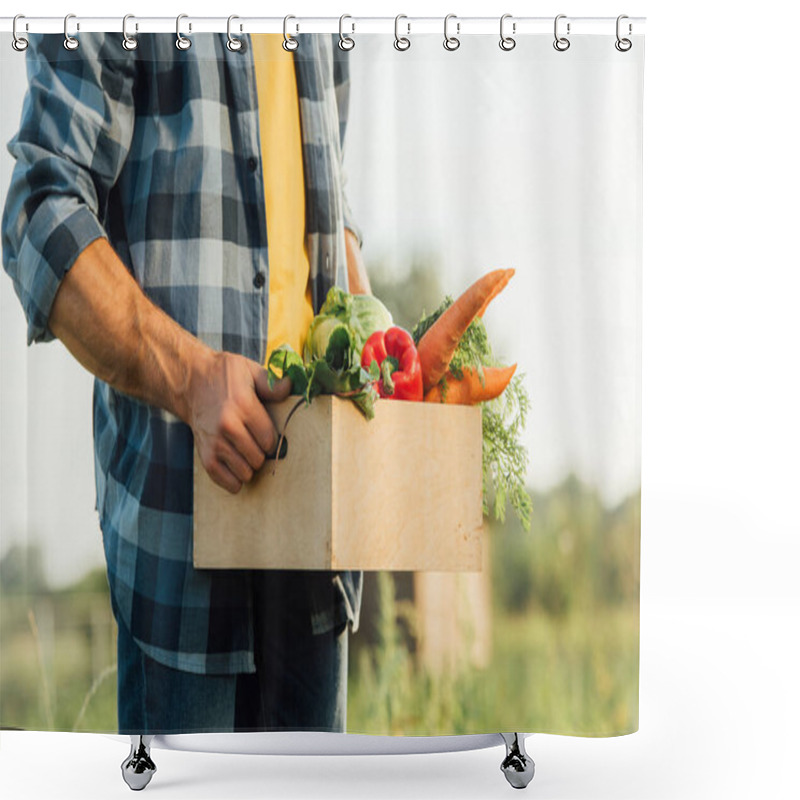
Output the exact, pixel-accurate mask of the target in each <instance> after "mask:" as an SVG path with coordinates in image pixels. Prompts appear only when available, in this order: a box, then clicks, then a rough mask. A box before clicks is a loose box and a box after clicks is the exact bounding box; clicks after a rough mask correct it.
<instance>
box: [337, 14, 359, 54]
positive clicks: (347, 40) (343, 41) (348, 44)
mask: <svg viewBox="0 0 800 800" xmlns="http://www.w3.org/2000/svg"><path fill="white" fill-rule="evenodd" d="M346 19H353V18H352V17H351V16H350V15H349V14H342V16H341V17H339V49H340V50H352V49H353V48H354V47H355V46H356V40H355V39H354V38H353V37H352V36H349V35H348V36H345V33H344V28H343V26H344V21H345V20H346ZM351 26H352V27H351V31H350V33H355V31H356V24H355V22H353V23H351Z"/></svg>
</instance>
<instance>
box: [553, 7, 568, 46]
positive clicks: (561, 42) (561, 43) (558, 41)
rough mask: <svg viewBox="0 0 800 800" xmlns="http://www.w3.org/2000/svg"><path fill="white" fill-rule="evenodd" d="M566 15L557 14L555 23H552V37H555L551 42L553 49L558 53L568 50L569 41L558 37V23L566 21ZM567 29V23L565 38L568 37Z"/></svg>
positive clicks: (563, 37)
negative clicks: (562, 20)
mask: <svg viewBox="0 0 800 800" xmlns="http://www.w3.org/2000/svg"><path fill="white" fill-rule="evenodd" d="M566 18H567V15H566V14H559V15H558V16H557V17H556V19H555V22H554V23H553V35H554V36H555V41H554V42H553V47H555V49H556V50H558V52H559V53H563V52H564V51H565V50H569V45H570V41H569V39H567V37H566V36H559V35H558V21H559V20H561V19H566ZM569 28H570V24H569V22H568V23H567V36H569Z"/></svg>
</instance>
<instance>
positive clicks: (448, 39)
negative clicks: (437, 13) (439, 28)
mask: <svg viewBox="0 0 800 800" xmlns="http://www.w3.org/2000/svg"><path fill="white" fill-rule="evenodd" d="M451 19H457V17H456V15H455V14H448V15H447V16H446V17H445V18H444V43H443V44H444V49H445V50H450V52H452V51H453V50H458V48H459V47H461V40H460V39H459V38H458V34H459V33H461V23H460V22H456V35H455V36H448V35H447V24H448V23H449V22H450V20H451Z"/></svg>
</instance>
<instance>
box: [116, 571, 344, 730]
mask: <svg viewBox="0 0 800 800" xmlns="http://www.w3.org/2000/svg"><path fill="white" fill-rule="evenodd" d="M253 594H254V597H253V605H254V629H255V663H256V671H255V673H236V674H231V675H200V674H196V673H192V672H184V671H183V670H178V669H173V668H172V667H167V666H165V665H164V664H161V663H160V662H158V661H155V660H154V659H152V658H150V657H149V656H147V655H146V654H145V653H144V652H143V651H142V649H141V648H140V647H139V645H137V644H136V642H135V640H134V639H133V638H132V637H131V634H130V631H128V629H127V628H126V626H125V625H124V623H123V622H121V621H120V620H119V619H117V628H118V635H117V668H118V675H117V681H118V683H117V713H118V725H119V732H120V733H122V734H168V733H228V732H234V731H251V732H252V731H278V730H282V731H285V730H304V731H332V732H339V733H341V732H344V731H345V728H346V716H347V644H348V642H347V636H348V632H347V625H346V624H342V625H340V626H338V627H337V628H335V629H334V630H332V631H328V632H327V633H321V634H314V633H312V630H311V612H310V608H309V605H308V599H307V596H306V593H305V584H304V583H303V581H302V575H301V574H300V573H298V572H291V571H277V570H275V571H263V572H254V573H253Z"/></svg>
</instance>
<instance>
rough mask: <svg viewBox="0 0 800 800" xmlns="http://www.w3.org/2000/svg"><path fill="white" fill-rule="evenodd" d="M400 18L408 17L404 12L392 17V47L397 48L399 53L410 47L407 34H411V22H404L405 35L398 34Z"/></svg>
mask: <svg viewBox="0 0 800 800" xmlns="http://www.w3.org/2000/svg"><path fill="white" fill-rule="evenodd" d="M401 19H408V17H407V16H406V15H405V14H398V15H397V16H396V17H395V18H394V49H395V50H399V51H400V52H401V53H403V52H405V51H406V50H408V48H409V47H411V39H409V38H408V37H409V35H410V34H411V23H410V22H406V28H407V29H408V30H407V31H406V35H405V36H401V35H400V20H401Z"/></svg>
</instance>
